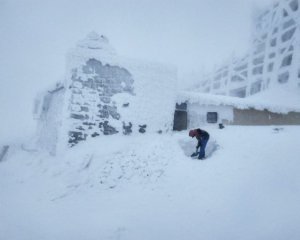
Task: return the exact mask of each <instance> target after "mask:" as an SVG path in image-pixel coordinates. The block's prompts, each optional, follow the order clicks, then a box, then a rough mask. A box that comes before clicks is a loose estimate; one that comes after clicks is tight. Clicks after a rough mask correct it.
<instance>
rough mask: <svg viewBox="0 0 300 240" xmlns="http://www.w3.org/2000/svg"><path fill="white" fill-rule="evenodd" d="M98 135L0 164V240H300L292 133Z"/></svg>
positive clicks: (14, 152) (290, 129)
mask: <svg viewBox="0 0 300 240" xmlns="http://www.w3.org/2000/svg"><path fill="white" fill-rule="evenodd" d="M203 128H204V129H205V130H207V131H208V132H209V133H210V140H209V144H208V146H207V155H208V156H207V158H206V159H205V160H203V161H201V160H198V159H192V158H191V157H190V155H191V154H192V153H193V151H194V150H195V146H196V144H197V143H196V140H195V139H192V138H189V137H188V132H187V131H183V132H171V133H167V134H151V133H148V134H147V133H146V134H144V135H142V134H136V135H132V136H120V135H118V136H117V135H114V136H107V137H99V138H95V139H92V140H90V141H88V142H85V143H81V144H79V145H77V146H75V147H74V148H72V149H69V150H68V151H67V152H65V153H63V154H60V155H57V156H49V155H47V154H46V153H43V152H38V151H37V152H32V151H31V150H30V149H27V148H25V147H24V146H25V145H23V144H21V143H20V144H15V145H12V146H11V147H10V150H9V152H8V154H7V155H6V156H5V159H4V160H3V161H2V162H0V176H1V181H0V239H1V240H2V239H3V240H10V239H13V240H53V239H55V240H66V239H72V240H77V239H78V240H82V239H89V240H102V239H103V240H106V239H107V240H108V239H109V240H111V239H116V240H117V239H118V240H119V239H122V240H127V239H128V240H134V239H136V240H137V239H139V240H140V239H143V240H148V239H149V240H150V239H151V240H153V239H156V240H158V239H164V240H165V239H172V240H175V239H205V240H211V239H222V240H224V239H230V240H232V239H245V240H247V239H300V228H299V223H300V204H299V203H300V174H299V172H300V162H299V160H300V158H299V156H300V148H299V136H300V127H298V126H280V127H276V126H265V127H263V126H255V127H254V126H243V127H242V126H226V127H225V128H224V129H218V128H217V126H215V125H213V126H204V127H203Z"/></svg>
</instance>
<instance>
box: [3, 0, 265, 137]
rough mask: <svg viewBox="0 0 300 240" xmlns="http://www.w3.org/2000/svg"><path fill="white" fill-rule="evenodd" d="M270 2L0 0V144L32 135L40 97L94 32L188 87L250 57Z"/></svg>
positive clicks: (61, 74) (235, 0)
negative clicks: (161, 65) (194, 75)
mask: <svg viewBox="0 0 300 240" xmlns="http://www.w3.org/2000/svg"><path fill="white" fill-rule="evenodd" d="M270 2H271V1H270V0H264V1H259V0H220V1H206V0H187V1H186V0H182V1H178V0H177V1H176V0H175V1H173V0H165V1H161V0H155V1H147V0H110V1H104V0H98V1H96V0H72V1H71V0H46V1H38V0H35V1H32V0H0V36H1V37H0V83H1V85H0V104H1V105H0V115H1V122H0V123H1V124H0V136H1V139H0V142H3V141H10V139H9V138H8V136H10V138H11V139H15V138H16V137H18V136H20V135H23V136H25V135H28V134H30V133H31V132H32V131H33V129H34V127H35V126H34V122H33V121H32V117H31V110H32V101H33V98H34V96H35V94H36V93H37V91H39V90H41V89H45V88H46V87H47V86H49V85H50V84H53V83H54V82H56V81H58V80H61V79H62V78H63V77H64V72H65V54H66V52H67V50H68V49H69V48H71V47H73V46H74V45H75V44H76V42H77V41H78V40H80V39H82V38H84V37H85V35H86V34H87V33H88V32H90V31H91V30H94V31H96V32H98V33H100V34H104V35H106V36H107V37H108V38H109V40H110V42H111V44H112V45H113V46H114V47H115V48H116V50H117V52H118V54H119V55H123V56H126V57H132V58H140V59H148V60H153V61H158V62H165V63H171V64H173V65H176V66H178V69H179V74H180V76H181V79H183V80H182V81H186V80H187V79H185V77H184V76H185V74H186V73H187V72H200V71H201V70H202V69H211V68H212V67H213V66H214V64H218V63H221V62H222V61H223V60H226V59H228V58H229V57H230V56H231V55H232V54H235V55H238V56H239V55H242V54H243V53H244V52H246V51H247V49H248V48H249V45H250V39H251V24H252V20H253V19H252V16H253V10H254V9H257V8H258V9H259V8H262V7H264V6H265V5H267V4H268V3H270ZM182 84H183V83H181V85H182Z"/></svg>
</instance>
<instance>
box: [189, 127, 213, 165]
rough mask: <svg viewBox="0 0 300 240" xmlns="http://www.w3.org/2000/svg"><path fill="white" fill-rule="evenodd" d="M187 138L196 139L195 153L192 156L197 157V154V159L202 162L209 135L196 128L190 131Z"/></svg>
mask: <svg viewBox="0 0 300 240" xmlns="http://www.w3.org/2000/svg"><path fill="white" fill-rule="evenodd" d="M189 136H190V137H192V138H193V137H196V138H197V140H198V144H197V146H196V153H194V154H193V155H192V156H197V155H198V154H199V155H198V159H201V160H203V159H204V158H205V148H206V144H207V142H208V140H209V134H208V132H206V131H204V130H202V129H200V128H197V129H194V130H190V132H189ZM199 147H200V152H198V149H199Z"/></svg>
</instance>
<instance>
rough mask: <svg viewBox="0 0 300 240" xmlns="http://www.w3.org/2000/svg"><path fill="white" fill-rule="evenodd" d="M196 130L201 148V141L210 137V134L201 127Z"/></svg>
mask: <svg viewBox="0 0 300 240" xmlns="http://www.w3.org/2000/svg"><path fill="white" fill-rule="evenodd" d="M196 131H197V134H196V138H197V140H198V144H197V148H199V147H200V146H201V141H203V140H208V139H209V134H208V132H206V131H204V130H202V129H200V128H198V129H196Z"/></svg>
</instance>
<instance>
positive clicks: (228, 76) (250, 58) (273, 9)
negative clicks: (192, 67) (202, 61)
mask: <svg viewBox="0 0 300 240" xmlns="http://www.w3.org/2000/svg"><path fill="white" fill-rule="evenodd" d="M299 4H300V0H280V1H278V2H275V3H274V4H273V5H272V6H270V8H269V9H267V10H265V11H263V12H262V13H261V14H259V15H258V17H256V20H255V30H254V33H253V41H252V46H251V48H250V51H249V52H248V54H247V55H246V56H244V57H242V58H239V59H232V60H231V61H230V62H229V63H228V64H224V65H222V66H219V67H217V68H216V69H215V70H214V71H213V72H212V73H211V74H207V75H205V76H204V77H203V78H201V80H200V83H199V84H198V85H197V90H198V91H199V92H205V93H212V94H218V95H227V96H235V97H242V98H243V97H248V96H251V95H254V94H256V93H258V92H261V91H264V90H266V89H270V88H273V87H275V86H286V87H290V88H296V87H297V88H300V45H299V42H300V41H299V40H300V29H299V23H300V8H299Z"/></svg>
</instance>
